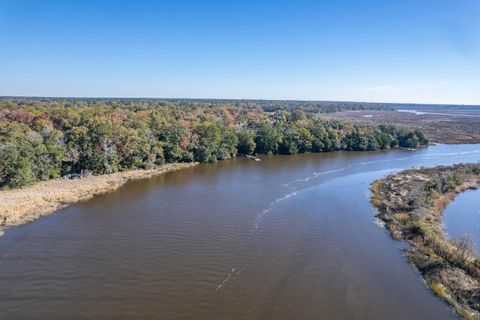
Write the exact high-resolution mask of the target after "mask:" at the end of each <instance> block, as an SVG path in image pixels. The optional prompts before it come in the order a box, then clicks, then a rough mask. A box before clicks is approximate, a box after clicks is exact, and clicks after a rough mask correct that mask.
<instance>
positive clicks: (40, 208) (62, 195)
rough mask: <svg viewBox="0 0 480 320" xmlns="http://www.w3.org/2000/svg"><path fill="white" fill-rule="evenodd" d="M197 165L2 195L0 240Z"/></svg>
mask: <svg viewBox="0 0 480 320" xmlns="http://www.w3.org/2000/svg"><path fill="white" fill-rule="evenodd" d="M197 164H198V163H196V162H193V163H172V164H166V165H163V166H160V167H158V168H154V169H148V170H130V171H124V172H117V173H112V174H105V175H99V176H89V177H85V178H81V179H73V180H68V179H55V180H48V181H43V182H39V183H37V184H34V185H32V186H27V187H24V188H20V189H11V190H3V191H0V236H1V235H2V234H3V231H2V230H4V229H6V228H9V227H14V226H19V225H21V224H25V223H28V222H31V221H34V220H36V219H38V218H40V217H42V216H46V215H49V214H51V213H53V212H54V211H56V210H58V209H61V208H64V207H67V206H68V205H70V204H73V203H76V202H79V201H84V200H88V199H90V198H92V197H94V196H96V195H99V194H103V193H107V192H111V191H114V190H116V189H118V188H120V187H121V186H123V185H124V184H125V183H127V182H128V181H132V180H139V179H146V178H150V177H153V176H157V175H162V174H165V173H167V172H171V171H175V170H180V169H185V168H190V167H193V166H195V165H197Z"/></svg>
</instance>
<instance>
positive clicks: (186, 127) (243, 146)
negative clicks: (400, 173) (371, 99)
mask: <svg viewBox="0 0 480 320" xmlns="http://www.w3.org/2000/svg"><path fill="white" fill-rule="evenodd" d="M290 109H291V110H290V111H289V110H286V109H284V108H280V109H278V110H276V111H265V110H264V109H263V108H262V107H259V106H258V105H248V104H234V103H227V102H225V103H220V102H215V103H208V102H196V103H194V102H188V103H182V102H181V101H180V102H179V101H150V100H127V101H122V100H68V99H67V100H61V99H35V100H29V99H4V100H0V188H15V187H21V186H24V185H28V184H31V183H33V182H36V181H41V180H48V179H53V178H58V177H62V176H69V175H79V174H82V173H85V172H89V173H92V174H96V175H99V174H106V173H113V172H118V171H124V170H129V169H135V168H154V167H155V166H158V165H162V164H164V163H173V162H192V161H199V162H214V161H217V160H220V159H227V158H231V157H234V156H235V155H237V154H296V153H304V152H326V151H340V150H344V151H370V150H384V149H389V148H396V147H407V148H415V147H417V146H419V145H424V144H426V143H427V140H426V139H425V137H424V136H423V134H422V133H421V132H419V131H412V130H407V129H403V128H397V127H394V126H390V125H388V126H387V125H381V126H360V125H355V124H352V123H344V122H339V121H333V120H324V119H322V118H321V117H320V116H319V115H318V114H317V113H316V112H312V111H311V106H309V105H308V106H307V107H305V108H302V106H298V105H296V106H295V107H294V108H293V107H291V108H290Z"/></svg>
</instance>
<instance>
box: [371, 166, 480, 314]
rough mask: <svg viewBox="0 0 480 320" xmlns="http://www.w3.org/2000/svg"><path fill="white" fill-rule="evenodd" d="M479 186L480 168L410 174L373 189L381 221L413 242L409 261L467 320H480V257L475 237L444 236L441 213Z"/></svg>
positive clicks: (392, 177) (393, 177) (379, 183)
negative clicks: (474, 240) (460, 194)
mask: <svg viewBox="0 0 480 320" xmlns="http://www.w3.org/2000/svg"><path fill="white" fill-rule="evenodd" d="M479 187H480V164H460V165H455V166H448V167H445V166H440V167H436V168H430V169H418V170H414V169H412V170H406V171H402V172H400V173H397V174H393V175H389V176H387V177H386V178H384V179H382V180H377V181H375V182H374V183H373V184H372V186H371V190H372V204H373V205H374V206H375V207H377V208H378V210H379V211H378V218H380V219H381V220H383V221H384V222H385V224H386V227H387V229H388V230H389V231H390V233H391V235H392V237H393V238H395V239H398V240H400V239H403V240H407V241H409V242H410V243H411V245H412V246H411V247H410V248H409V249H408V250H407V256H408V258H409V261H410V262H411V263H412V264H413V265H414V266H415V267H416V268H417V269H418V270H419V271H420V273H421V275H422V276H423V278H424V280H425V282H426V283H427V284H428V286H429V287H430V289H431V290H432V292H434V293H435V294H436V295H437V296H439V297H441V298H442V299H444V300H445V301H447V302H448V303H449V304H451V305H452V306H453V307H454V308H455V310H456V311H457V312H458V314H460V315H461V316H463V317H465V318H467V319H480V259H479V257H478V255H477V254H476V253H475V252H474V250H473V243H472V241H471V239H469V238H462V239H460V240H452V239H449V238H448V237H447V236H446V234H445V232H444V230H443V225H442V213H443V210H444V208H445V206H446V205H447V204H448V203H449V202H451V201H452V200H453V199H454V197H455V196H456V195H457V194H459V193H461V192H464V191H466V190H468V189H477V188H479Z"/></svg>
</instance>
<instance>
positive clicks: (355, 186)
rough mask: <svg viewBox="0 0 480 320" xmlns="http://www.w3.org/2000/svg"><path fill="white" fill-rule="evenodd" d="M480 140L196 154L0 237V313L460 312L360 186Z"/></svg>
mask: <svg viewBox="0 0 480 320" xmlns="http://www.w3.org/2000/svg"><path fill="white" fill-rule="evenodd" d="M479 160H480V146H479V145H451V146H447V145H438V146H434V147H429V148H427V149H423V150H419V151H416V152H411V151H401V150H395V151H389V152H371V153H362V152H358V153H357V152H352V153H346V152H339V153H325V154H305V155H297V156H272V157H263V158H262V161H261V162H255V161H251V160H248V159H245V158H238V159H232V160H227V161H220V162H218V163H216V164H204V165H200V166H197V167H194V168H191V169H185V170H182V171H177V172H172V173H168V174H166V175H164V176H159V177H156V178H152V179H149V180H142V181H135V182H131V183H128V184H127V185H125V186H124V187H123V188H121V189H120V190H118V191H115V192H113V193H109V194H105V195H102V196H98V197H96V198H94V199H92V200H90V201H87V202H84V203H78V204H75V205H72V206H70V207H68V208H65V209H62V210H59V211H58V212H57V213H55V214H53V215H51V216H48V217H44V218H41V219H39V220H37V221H35V222H33V223H30V224H27V225H24V226H20V227H17V228H12V229H8V230H6V231H5V235H4V236H3V237H0V319H2V320H4V319H5V320H7V319H62V320H64V319H402V320H404V319H457V317H456V316H455V315H454V313H453V312H452V311H451V310H450V309H449V307H448V306H447V305H446V304H445V303H444V302H442V301H441V300H439V299H438V298H436V297H435V296H433V295H432V294H431V293H430V292H429V291H428V289H427V288H426V287H425V286H424V284H423V283H422V281H421V278H420V276H419V275H418V274H417V273H416V272H415V271H414V270H413V269H412V268H411V267H410V266H409V265H408V263H407V262H406V259H405V257H404V256H403V255H402V248H404V247H405V246H406V244H405V243H402V242H399V241H394V240H392V239H391V238H390V236H389V235H388V234H387V233H386V231H385V230H384V229H382V228H381V227H379V226H378V225H377V224H376V223H374V215H375V212H374V209H373V208H372V206H371V205H370V203H369V194H368V193H369V192H368V190H369V184H370V183H371V182H372V181H373V180H375V179H377V178H381V177H383V176H384V175H385V174H387V173H390V172H394V171H396V170H400V169H405V168H410V167H419V166H434V165H436V164H452V163H459V162H477V161H479Z"/></svg>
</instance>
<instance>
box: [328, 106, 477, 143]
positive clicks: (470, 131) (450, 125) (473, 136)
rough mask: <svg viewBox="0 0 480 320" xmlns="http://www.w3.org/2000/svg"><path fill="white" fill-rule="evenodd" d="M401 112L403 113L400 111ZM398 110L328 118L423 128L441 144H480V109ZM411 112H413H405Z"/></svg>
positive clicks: (329, 116)
mask: <svg viewBox="0 0 480 320" xmlns="http://www.w3.org/2000/svg"><path fill="white" fill-rule="evenodd" d="M398 110H400V111H398ZM398 110H359V111H356V110H351V111H342V112H336V113H333V114H329V115H326V116H325V117H326V118H333V119H337V120H344V121H352V122H357V123H364V124H395V125H401V126H403V127H407V128H412V129H420V130H422V132H423V133H424V134H425V135H426V137H427V138H429V139H431V140H433V141H436V142H441V143H479V142H480V109H478V108H473V107H472V108H470V109H469V108H468V107H464V108H459V109H458V110H454V109H453V110H452V109H438V108H437V109H436V108H435V107H434V106H430V107H428V106H423V107H421V108H419V107H409V108H407V107H402V108H399V109H398ZM406 110H408V111H409V112H405V111H406Z"/></svg>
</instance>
